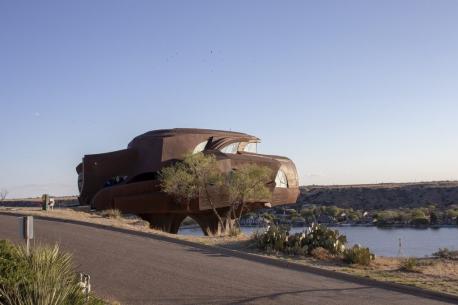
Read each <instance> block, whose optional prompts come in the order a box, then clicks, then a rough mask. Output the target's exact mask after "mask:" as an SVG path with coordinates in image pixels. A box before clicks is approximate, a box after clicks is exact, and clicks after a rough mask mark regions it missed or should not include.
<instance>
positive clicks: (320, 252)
mask: <svg viewBox="0 0 458 305" xmlns="http://www.w3.org/2000/svg"><path fill="white" fill-rule="evenodd" d="M310 255H311V256H313V257H314V258H316V259H320V260H325V259H329V258H331V256H332V255H331V253H329V251H328V250H326V249H325V248H322V247H318V248H315V249H313V250H312V251H311V252H310Z"/></svg>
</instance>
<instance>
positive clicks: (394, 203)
mask: <svg viewBox="0 0 458 305" xmlns="http://www.w3.org/2000/svg"><path fill="white" fill-rule="evenodd" d="M298 204H301V205H302V204H317V205H325V206H329V205H335V206H337V207H340V208H353V209H362V210H370V209H395V208H401V207H405V208H416V207H424V206H427V205H430V204H434V205H436V206H437V207H438V208H446V207H448V206H450V205H452V204H458V181H438V182H419V183H381V184H360V185H326V186H320V185H309V186H302V187H301V195H300V197H299V199H298Z"/></svg>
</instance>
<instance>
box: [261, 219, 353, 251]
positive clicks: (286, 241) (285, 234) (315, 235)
mask: <svg viewBox="0 0 458 305" xmlns="http://www.w3.org/2000/svg"><path fill="white" fill-rule="evenodd" d="M253 239H254V241H255V242H256V246H257V247H258V249H260V250H263V251H267V252H269V253H271V252H274V253H279V252H282V253H284V254H288V255H307V254H308V255H310V254H311V253H312V251H313V250H314V249H316V248H323V249H325V250H327V251H328V252H329V253H330V254H340V253H342V252H343V251H344V249H345V243H346V242H347V238H346V236H345V235H341V234H340V233H339V231H337V230H332V229H329V228H327V227H326V226H324V225H316V224H313V225H312V226H311V227H310V228H309V229H308V230H306V231H304V232H302V233H296V234H293V235H289V230H288V229H287V228H285V227H282V226H275V225H272V226H269V227H268V229H267V230H266V231H265V232H259V231H258V232H256V233H255V234H254V236H253Z"/></svg>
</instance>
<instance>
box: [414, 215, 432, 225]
mask: <svg viewBox="0 0 458 305" xmlns="http://www.w3.org/2000/svg"><path fill="white" fill-rule="evenodd" d="M410 224H411V225H414V226H427V225H429V219H428V218H426V217H418V218H414V219H412V220H411V221H410Z"/></svg>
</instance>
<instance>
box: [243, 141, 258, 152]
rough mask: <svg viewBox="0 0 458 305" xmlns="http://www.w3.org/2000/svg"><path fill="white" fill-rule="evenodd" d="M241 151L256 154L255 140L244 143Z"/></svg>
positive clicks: (256, 145) (256, 144)
mask: <svg viewBox="0 0 458 305" xmlns="http://www.w3.org/2000/svg"><path fill="white" fill-rule="evenodd" d="M243 151H246V152H250V153H255V154H256V153H257V152H258V143H256V142H254V143H248V144H247V145H245V148H244V149H243Z"/></svg>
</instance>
